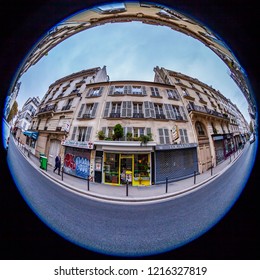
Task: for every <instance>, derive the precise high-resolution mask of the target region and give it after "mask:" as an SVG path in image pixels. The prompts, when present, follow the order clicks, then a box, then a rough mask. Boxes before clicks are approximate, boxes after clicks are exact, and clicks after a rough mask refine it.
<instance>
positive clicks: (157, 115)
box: [155, 114, 166, 120]
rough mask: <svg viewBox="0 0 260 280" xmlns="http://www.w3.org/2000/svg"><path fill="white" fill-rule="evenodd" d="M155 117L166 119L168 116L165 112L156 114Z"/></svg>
mask: <svg viewBox="0 0 260 280" xmlns="http://www.w3.org/2000/svg"><path fill="white" fill-rule="evenodd" d="M155 118H156V119H159V120H165V119H166V116H165V115H164V114H155Z"/></svg>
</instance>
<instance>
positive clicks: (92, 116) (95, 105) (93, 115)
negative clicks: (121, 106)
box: [90, 103, 98, 118]
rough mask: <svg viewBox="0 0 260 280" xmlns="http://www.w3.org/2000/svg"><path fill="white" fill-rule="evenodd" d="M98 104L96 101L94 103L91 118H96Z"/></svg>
mask: <svg viewBox="0 0 260 280" xmlns="http://www.w3.org/2000/svg"><path fill="white" fill-rule="evenodd" d="M97 106H98V103H94V104H93V108H92V111H91V116H90V117H91V118H95V116H96V111H97Z"/></svg>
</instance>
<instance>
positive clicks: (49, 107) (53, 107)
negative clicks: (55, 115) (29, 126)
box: [38, 105, 56, 114]
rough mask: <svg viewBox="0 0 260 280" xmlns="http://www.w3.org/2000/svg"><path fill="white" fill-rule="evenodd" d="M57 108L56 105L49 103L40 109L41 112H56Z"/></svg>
mask: <svg viewBox="0 0 260 280" xmlns="http://www.w3.org/2000/svg"><path fill="white" fill-rule="evenodd" d="M55 110H56V105H47V106H45V107H44V108H40V109H39V112H38V114H39V113H47V112H55Z"/></svg>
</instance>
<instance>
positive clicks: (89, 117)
mask: <svg viewBox="0 0 260 280" xmlns="http://www.w3.org/2000/svg"><path fill="white" fill-rule="evenodd" d="M82 119H91V114H83V115H82Z"/></svg>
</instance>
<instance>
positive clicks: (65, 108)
mask: <svg viewBox="0 0 260 280" xmlns="http://www.w3.org/2000/svg"><path fill="white" fill-rule="evenodd" d="M70 107H71V105H66V106H63V107H62V109H61V111H66V110H70Z"/></svg>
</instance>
